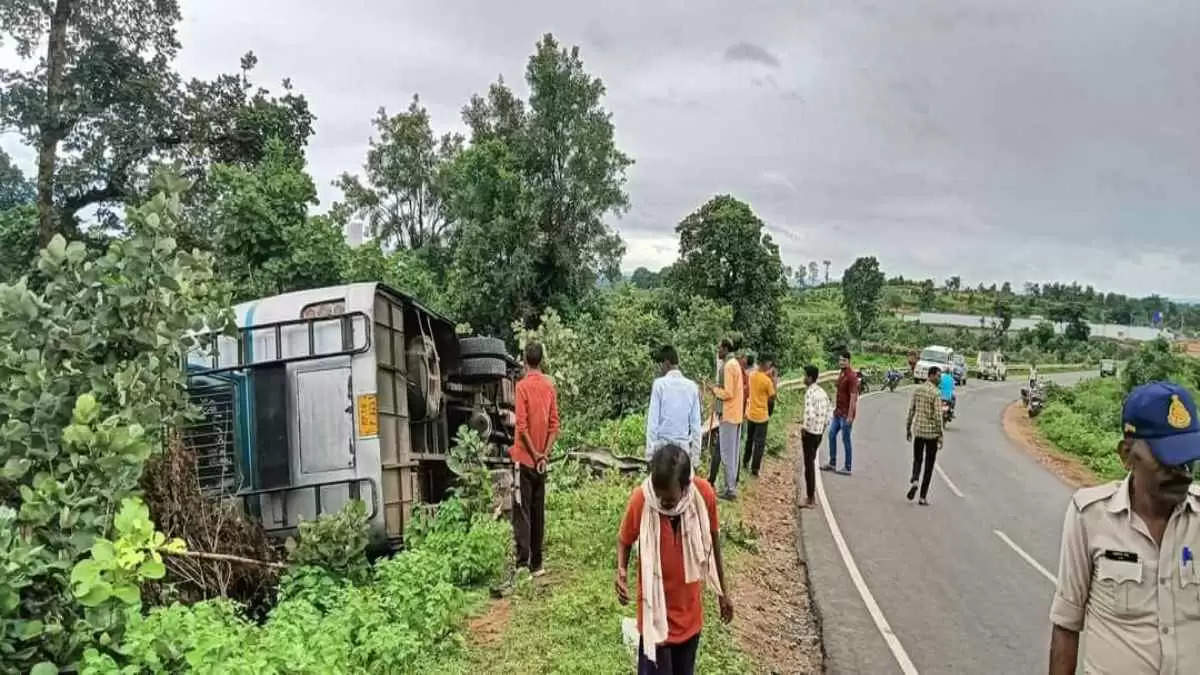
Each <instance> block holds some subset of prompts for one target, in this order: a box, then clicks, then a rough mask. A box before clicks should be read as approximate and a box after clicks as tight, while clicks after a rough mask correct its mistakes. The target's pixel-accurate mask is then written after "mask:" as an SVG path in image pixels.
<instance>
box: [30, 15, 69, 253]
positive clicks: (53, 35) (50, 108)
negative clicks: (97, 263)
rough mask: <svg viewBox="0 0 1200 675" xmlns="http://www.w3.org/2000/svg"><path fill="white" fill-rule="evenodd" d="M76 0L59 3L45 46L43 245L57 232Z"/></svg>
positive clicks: (40, 168) (40, 209)
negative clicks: (57, 176) (57, 174)
mask: <svg viewBox="0 0 1200 675" xmlns="http://www.w3.org/2000/svg"><path fill="white" fill-rule="evenodd" d="M74 2H75V0H58V2H57V3H56V4H55V6H54V15H53V16H52V17H51V19H50V39H49V42H48V45H47V47H46V113H45V117H44V119H42V123H41V127H42V129H41V138H40V139H39V140H38V176H37V206H38V240H39V242H40V243H41V245H42V246H45V245H46V244H48V243H50V240H51V239H53V238H54V235H55V234H57V233H58V229H59V228H58V222H57V221H58V219H57V218H56V217H55V216H56V215H57V214H56V213H55V209H54V171H55V165H56V163H57V160H58V144H59V142H60V141H61V140H62V139H63V136H64V135H65V133H66V130H65V129H64V128H63V123H62V120H61V119H60V117H59V112H60V110H61V108H62V99H63V77H64V75H65V71H66V67H67V64H66V61H67V26H68V24H70V22H71V10H72V9H73V4H74Z"/></svg>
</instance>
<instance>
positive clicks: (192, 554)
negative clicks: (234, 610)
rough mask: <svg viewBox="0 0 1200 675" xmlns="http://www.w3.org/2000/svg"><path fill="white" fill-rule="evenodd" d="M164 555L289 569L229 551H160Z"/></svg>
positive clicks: (278, 564) (280, 564)
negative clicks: (228, 552) (232, 553)
mask: <svg viewBox="0 0 1200 675" xmlns="http://www.w3.org/2000/svg"><path fill="white" fill-rule="evenodd" d="M159 553H162V554H164V555H173V556H179V557H184V558H199V559H201V560H218V561H221V562H231V563H242V564H244V565H259V566H262V567H270V568H272V569H277V570H285V569H287V565H284V564H283V563H275V562H267V561H265V560H255V559H254V558H243V557H242V556H240V555H229V554H227V553H205V552H204V551H182V552H180V553H171V552H169V551H159Z"/></svg>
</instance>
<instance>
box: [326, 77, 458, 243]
mask: <svg viewBox="0 0 1200 675" xmlns="http://www.w3.org/2000/svg"><path fill="white" fill-rule="evenodd" d="M372 124H374V125H375V129H376V132H377V133H378V135H379V136H378V138H372V139H371V141H370V148H369V149H368V150H367V162H366V164H365V165H364V167H363V170H364V179H365V182H364V179H360V178H359V177H358V176H353V175H350V174H348V173H344V174H342V175H341V176H340V177H339V178H338V179H337V180H336V181H334V185H336V186H337V187H339V188H341V189H342V192H343V193H344V195H345V197H344V199H345V201H344V202H342V203H339V204H335V205H334V207H333V212H334V214H335V217H336V218H337V219H338V220H340V221H343V222H346V221H349V220H350V219H352V218H364V219H365V220H366V223H367V226H368V228H369V231H370V233H371V235H372V236H374V237H376V238H377V239H379V240H380V241H381V242H382V243H383V244H385V245H395V246H399V247H403V248H409V249H413V250H418V249H423V248H430V249H434V248H440V247H441V246H442V245H443V244H445V243H446V238H447V235H448V228H449V226H450V223H449V221H448V219H447V218H446V213H445V209H443V207H442V202H443V195H444V192H445V191H444V189H443V177H442V172H443V168H444V167H445V166H446V165H447V164H448V163H449V162H451V161H452V160H453V159H454V157H455V156H456V155H457V154H458V153H459V152H460V151H461V150H462V145H463V137H462V136H460V135H458V134H444V135H442V136H441V137H440V138H437V137H435V136H434V133H433V127H432V126H431V125H430V122H429V112H428V111H427V110H426V109H425V107H424V106H422V105H421V101H420V99H419V98H418V97H417V96H415V95H414V96H413V99H412V103H410V104H409V106H408V110H406V111H404V112H402V113H400V114H398V115H393V116H388V114H387V110H385V109H383V108H380V109H379V114H378V115H377V116H376V118H375V119H374V121H373V122H372Z"/></svg>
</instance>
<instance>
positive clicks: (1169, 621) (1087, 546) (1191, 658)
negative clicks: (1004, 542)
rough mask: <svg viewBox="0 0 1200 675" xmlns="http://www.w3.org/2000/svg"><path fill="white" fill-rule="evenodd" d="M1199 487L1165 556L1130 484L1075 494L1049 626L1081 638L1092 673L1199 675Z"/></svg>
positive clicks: (1181, 511)
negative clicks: (1134, 504)
mask: <svg viewBox="0 0 1200 675" xmlns="http://www.w3.org/2000/svg"><path fill="white" fill-rule="evenodd" d="M1185 548H1187V549H1188V550H1189V552H1190V553H1191V555H1192V556H1200V486H1196V485H1193V486H1192V489H1191V492H1190V494H1189V495H1188V498H1187V499H1186V500H1184V502H1183V503H1182V504H1180V505H1179V506H1178V507H1177V508H1176V509H1175V512H1174V513H1172V514H1171V518H1170V520H1169V521H1168V522H1167V529H1166V531H1165V532H1164V533H1163V539H1162V547H1161V549H1160V548H1159V547H1157V546H1155V544H1154V538H1153V537H1152V536H1150V530H1149V528H1148V527H1146V523H1145V521H1143V520H1142V518H1141V517H1140V516H1138V515H1137V514H1136V513H1134V512H1133V509H1132V508H1131V507H1130V503H1129V478H1128V477H1126V478H1125V480H1123V481H1119V482H1113V483H1108V484H1106V485H1099V486H1096V487H1091V488H1086V489H1083V490H1080V491H1078V492H1076V493H1075V496H1074V498H1073V499H1072V500H1071V503H1070V505H1068V506H1067V515H1066V521H1065V522H1064V524H1063V538H1062V552H1061V556H1060V558H1059V566H1058V590H1057V591H1056V592H1055V594H1054V603H1053V606H1052V607H1051V609H1050V620H1051V621H1052V622H1053V623H1054V624H1056V625H1058V626H1061V627H1063V628H1066V629H1067V630H1072V631H1076V632H1082V634H1083V640H1082V643H1081V651H1082V652H1083V672H1084V673H1096V674H1108V673H1111V674H1112V675H1140V674H1141V673H1145V674H1146V675H1151V674H1154V675H1193V674H1195V673H1200V561H1194V560H1193V561H1192V562H1189V563H1187V564H1184V562H1183V559H1184V549H1185Z"/></svg>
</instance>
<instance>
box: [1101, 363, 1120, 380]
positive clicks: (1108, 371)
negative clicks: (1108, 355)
mask: <svg viewBox="0 0 1200 675" xmlns="http://www.w3.org/2000/svg"><path fill="white" fill-rule="evenodd" d="M1116 376H1117V362H1116V360H1115V359H1101V361H1100V377H1116Z"/></svg>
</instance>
